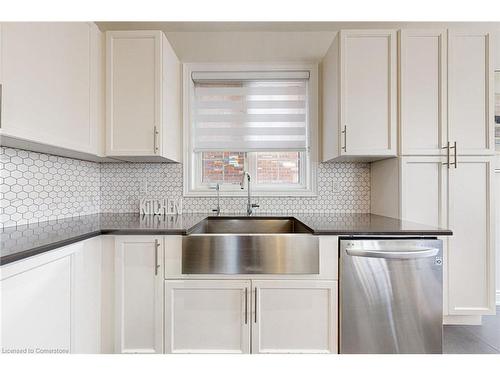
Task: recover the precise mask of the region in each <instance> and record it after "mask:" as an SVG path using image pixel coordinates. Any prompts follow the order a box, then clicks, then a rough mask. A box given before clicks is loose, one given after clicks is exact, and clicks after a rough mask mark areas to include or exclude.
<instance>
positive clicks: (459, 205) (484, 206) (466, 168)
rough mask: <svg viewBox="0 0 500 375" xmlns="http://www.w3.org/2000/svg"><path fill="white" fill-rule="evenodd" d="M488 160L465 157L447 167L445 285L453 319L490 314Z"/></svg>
mask: <svg viewBox="0 0 500 375" xmlns="http://www.w3.org/2000/svg"><path fill="white" fill-rule="evenodd" d="M494 178H495V176H494V169H493V160H492V158H490V157H487V156H468V157H465V156H464V157H462V158H459V160H458V166H457V168H456V169H454V168H453V169H450V174H449V181H450V182H449V193H448V202H449V207H448V225H449V228H450V229H452V230H453V236H451V237H449V238H448V253H447V263H448V265H447V271H448V274H447V283H448V309H449V314H452V315H486V314H495V234H494V233H495V226H494V221H495V209H494V203H493V202H494V199H495V193H494V186H495V185H494Z"/></svg>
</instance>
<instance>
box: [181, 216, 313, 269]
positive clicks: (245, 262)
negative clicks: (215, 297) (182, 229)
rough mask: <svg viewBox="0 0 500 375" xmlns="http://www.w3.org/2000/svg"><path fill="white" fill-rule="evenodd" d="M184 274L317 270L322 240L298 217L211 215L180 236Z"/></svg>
mask: <svg viewBox="0 0 500 375" xmlns="http://www.w3.org/2000/svg"><path fill="white" fill-rule="evenodd" d="M182 273H183V274H202V275H211V274H222V275H239V274H279V275H289V274H295V275H297V274H304V275H306V274H318V273H319V240H318V237H316V236H313V235H312V233H311V231H310V230H309V228H307V227H306V226H305V225H304V224H302V223H301V222H300V221H298V220H296V219H294V218H272V217H209V218H207V219H205V220H203V221H202V222H201V223H200V224H198V225H197V226H196V227H195V228H194V229H193V230H192V231H191V232H190V233H189V234H188V235H187V236H184V237H183V240H182Z"/></svg>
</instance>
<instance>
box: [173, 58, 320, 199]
mask: <svg viewBox="0 0 500 375" xmlns="http://www.w3.org/2000/svg"><path fill="white" fill-rule="evenodd" d="M273 70H276V71H288V70H289V71H297V70H302V71H304V70H307V71H309V74H310V78H309V83H308V94H309V102H308V119H309V136H310V141H309V144H310V150H309V153H308V155H307V156H306V157H307V158H308V162H307V163H306V164H307V165H308V166H309V168H308V171H307V172H308V173H307V176H306V182H307V183H306V185H307V187H306V189H300V190H262V189H261V190H259V189H258V188H257V187H252V191H253V193H254V196H258V197H264V196H275V197H276V196H279V197H303V196H317V169H318V161H319V148H318V132H319V86H318V84H319V79H318V64H305V63H304V64H286V63H276V64H245V63H243V64H222V65H221V64H183V69H182V71H183V76H182V89H183V90H182V91H183V94H182V95H183V96H182V99H183V100H182V102H183V108H182V111H183V116H182V117H183V132H182V134H183V145H185V146H184V147H183V152H184V159H183V160H184V163H183V172H184V177H183V195H184V196H185V197H210V196H215V195H216V192H215V191H214V190H208V191H200V190H196V189H195V188H194V187H195V186H196V183H195V181H194V180H193V179H194V176H193V175H192V173H191V172H192V170H193V169H194V168H195V163H196V158H193V157H192V155H193V152H192V140H191V136H192V135H191V132H190V129H191V126H190V124H191V111H190V104H189V103H190V102H191V101H192V93H193V81H192V79H191V75H192V73H193V71H203V72H210V71H224V72H231V71H253V72H258V71H273ZM221 190H222V189H221ZM246 195H247V191H246V189H245V190H243V191H242V190H241V189H239V190H235V191H228V192H226V193H224V196H226V197H238V196H246Z"/></svg>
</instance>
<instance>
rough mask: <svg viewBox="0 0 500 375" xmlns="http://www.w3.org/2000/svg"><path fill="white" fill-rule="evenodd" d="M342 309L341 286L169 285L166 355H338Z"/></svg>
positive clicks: (302, 282) (291, 283)
mask: <svg viewBox="0 0 500 375" xmlns="http://www.w3.org/2000/svg"><path fill="white" fill-rule="evenodd" d="M337 304H338V302H337V282H336V281H319V280H252V281H249V280H167V281H165V351H166V353H250V352H252V353H337V325H338V322H337ZM250 342H251V343H252V344H251V345H250ZM250 348H251V350H250Z"/></svg>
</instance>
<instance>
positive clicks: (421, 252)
mask: <svg viewBox="0 0 500 375" xmlns="http://www.w3.org/2000/svg"><path fill="white" fill-rule="evenodd" d="M346 253H347V255H350V256H356V257H368V258H386V259H415V258H427V257H433V256H436V255H437V254H438V253H439V249H436V248H421V247H420V248H414V249H405V250H404V251H387V250H379V249H346Z"/></svg>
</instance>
